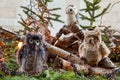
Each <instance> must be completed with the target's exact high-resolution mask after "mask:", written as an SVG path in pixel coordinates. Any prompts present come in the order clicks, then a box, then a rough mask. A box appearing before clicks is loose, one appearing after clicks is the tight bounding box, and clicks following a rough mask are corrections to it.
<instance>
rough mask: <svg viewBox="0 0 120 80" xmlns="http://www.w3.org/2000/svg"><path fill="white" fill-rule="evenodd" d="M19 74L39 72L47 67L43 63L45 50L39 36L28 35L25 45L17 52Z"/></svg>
mask: <svg viewBox="0 0 120 80" xmlns="http://www.w3.org/2000/svg"><path fill="white" fill-rule="evenodd" d="M17 62H18V64H19V66H20V68H19V72H27V73H31V72H40V71H42V70H43V68H44V67H45V66H46V67H47V65H46V63H45V49H44V44H43V37H42V35H40V34H33V33H28V34H27V35H26V40H25V44H24V45H23V46H22V48H21V49H20V50H18V52H17Z"/></svg>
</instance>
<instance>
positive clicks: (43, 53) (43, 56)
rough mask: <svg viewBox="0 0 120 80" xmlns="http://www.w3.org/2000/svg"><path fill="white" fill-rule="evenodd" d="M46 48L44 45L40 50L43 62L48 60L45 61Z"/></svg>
mask: <svg viewBox="0 0 120 80" xmlns="http://www.w3.org/2000/svg"><path fill="white" fill-rule="evenodd" d="M44 47H45V45H44V44H42V45H41V46H40V48H39V49H40V50H39V51H40V54H41V56H42V59H43V60H46V59H45V56H46V53H45V49H44Z"/></svg>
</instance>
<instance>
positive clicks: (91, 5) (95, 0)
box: [79, 0, 111, 29]
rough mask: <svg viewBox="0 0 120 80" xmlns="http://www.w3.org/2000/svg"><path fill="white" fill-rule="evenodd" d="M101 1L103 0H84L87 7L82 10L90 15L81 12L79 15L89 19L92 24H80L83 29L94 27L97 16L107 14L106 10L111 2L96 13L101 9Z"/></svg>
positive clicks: (83, 18)
mask: <svg viewBox="0 0 120 80" xmlns="http://www.w3.org/2000/svg"><path fill="white" fill-rule="evenodd" d="M101 1H102V0H92V1H91V2H90V1H89V0H84V2H85V5H86V8H84V9H81V10H80V11H84V12H86V13H88V16H86V15H84V14H81V13H79V15H80V16H81V19H82V20H87V21H89V23H90V24H89V25H88V26H84V25H80V26H81V27H82V28H83V29H85V28H92V27H94V25H93V23H94V22H95V21H96V18H98V17H100V16H102V15H103V14H105V13H106V11H107V10H108V8H109V7H110V5H111V4H109V5H107V7H106V8H104V9H103V10H102V11H101V12H100V13H98V14H96V11H98V10H100V5H99V3H100V2H101Z"/></svg>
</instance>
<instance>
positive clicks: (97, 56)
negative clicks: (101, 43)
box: [84, 50, 102, 64]
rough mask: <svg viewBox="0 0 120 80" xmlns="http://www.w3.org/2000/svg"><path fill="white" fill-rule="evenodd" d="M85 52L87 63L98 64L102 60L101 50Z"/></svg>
mask: <svg viewBox="0 0 120 80" xmlns="http://www.w3.org/2000/svg"><path fill="white" fill-rule="evenodd" d="M84 52H85V54H84V57H85V58H86V60H87V62H88V63H90V64H91V63H92V64H97V63H98V62H99V61H100V60H101V58H102V55H101V53H100V52H99V50H95V51H92V50H86V51H84Z"/></svg>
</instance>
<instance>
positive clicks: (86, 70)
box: [59, 58, 114, 75]
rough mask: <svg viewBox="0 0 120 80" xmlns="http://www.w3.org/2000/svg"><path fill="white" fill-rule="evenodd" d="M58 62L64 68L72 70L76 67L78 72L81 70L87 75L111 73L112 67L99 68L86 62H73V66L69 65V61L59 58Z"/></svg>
mask: <svg viewBox="0 0 120 80" xmlns="http://www.w3.org/2000/svg"><path fill="white" fill-rule="evenodd" d="M59 60H60V62H62V66H63V68H64V69H65V70H70V71H71V70H74V68H76V69H77V71H78V72H80V71H82V72H83V73H84V74H89V75H106V74H109V73H112V72H113V70H114V69H106V68H100V67H91V66H90V65H88V64H83V65H80V64H74V67H73V66H72V65H71V62H69V61H67V60H65V59H62V58H59Z"/></svg>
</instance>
